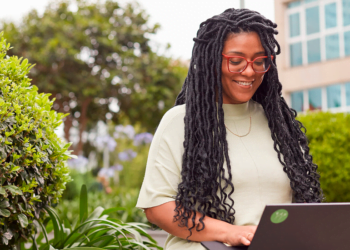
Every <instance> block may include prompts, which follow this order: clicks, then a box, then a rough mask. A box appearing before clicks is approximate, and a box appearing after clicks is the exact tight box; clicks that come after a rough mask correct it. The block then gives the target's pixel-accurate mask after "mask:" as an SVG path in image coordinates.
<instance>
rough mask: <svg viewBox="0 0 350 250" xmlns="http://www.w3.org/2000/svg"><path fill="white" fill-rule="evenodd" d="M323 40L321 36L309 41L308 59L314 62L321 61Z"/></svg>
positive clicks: (309, 61)
mask: <svg viewBox="0 0 350 250" xmlns="http://www.w3.org/2000/svg"><path fill="white" fill-rule="evenodd" d="M320 44H321V42H320V38H317V39H313V40H310V41H307V61H308V63H314V62H319V61H321V45H320Z"/></svg>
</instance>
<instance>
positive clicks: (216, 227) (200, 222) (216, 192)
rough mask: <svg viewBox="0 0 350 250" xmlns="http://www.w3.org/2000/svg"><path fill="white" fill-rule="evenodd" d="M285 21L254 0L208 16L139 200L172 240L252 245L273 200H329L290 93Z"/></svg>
mask: <svg viewBox="0 0 350 250" xmlns="http://www.w3.org/2000/svg"><path fill="white" fill-rule="evenodd" d="M276 27H277V25H276V24H274V23H273V22H271V21H270V20H268V19H266V18H265V17H264V16H262V15H260V14H259V13H258V12H255V11H251V10H247V9H237V10H236V9H228V10H226V11H225V12H224V13H222V14H220V15H218V16H214V17H212V18H210V19H208V20H207V21H205V22H203V23H202V24H201V25H200V29H199V31H198V33H197V38H195V39H194V41H195V44H194V47H193V54H192V59H191V64H190V68H189V72H188V76H187V78H186V80H185V83H184V85H183V88H182V90H181V92H180V94H179V96H178V97H177V100H176V105H175V107H174V108H172V109H171V110H169V111H168V112H167V113H166V114H165V115H164V117H163V119H162V121H161V123H160V125H159V127H158V129H157V132H156V134H155V137H154V140H153V142H152V145H151V148H150V152H149V158H148V162H147V168H146V173H145V179H144V182H143V185H142V188H141V192H140V196H139V200H138V203H137V207H139V208H143V209H145V213H146V216H147V218H148V220H149V221H150V222H151V223H154V224H156V225H158V226H159V227H160V228H162V229H164V230H165V231H167V232H169V233H170V235H169V237H168V239H167V242H166V246H165V249H196V250H197V249H198V250H199V249H204V248H203V247H202V246H201V245H200V243H198V242H200V241H212V240H216V241H220V242H224V243H228V244H230V245H235V246H237V245H242V244H243V245H249V244H250V242H251V240H252V239H253V237H254V233H255V230H256V226H257V225H258V223H259V220H260V217H261V215H262V212H263V209H264V207H265V205H266V204H271V203H291V202H292V200H294V201H295V202H321V201H322V199H323V196H322V191H321V189H320V183H319V175H318V174H317V172H316V170H317V166H316V165H315V164H314V163H312V157H311V156H310V155H309V148H308V145H307V139H306V137H305V134H304V133H303V131H302V130H301V129H302V128H303V126H302V124H301V123H300V122H298V121H297V120H295V117H296V112H295V111H294V110H291V109H290V108H289V107H288V106H287V104H286V102H285V100H284V99H283V97H282V96H281V89H282V85H281V83H280V82H279V80H278V74H277V68H276V54H279V53H280V48H279V45H278V43H277V41H276V40H275V38H274V34H277V31H276V30H275V28H276ZM276 47H277V52H275V48H276Z"/></svg>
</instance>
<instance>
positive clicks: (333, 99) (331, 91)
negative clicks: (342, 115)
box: [327, 84, 341, 108]
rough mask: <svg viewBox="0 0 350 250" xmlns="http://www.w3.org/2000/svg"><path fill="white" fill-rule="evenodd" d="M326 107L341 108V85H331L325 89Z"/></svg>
mask: <svg viewBox="0 0 350 250" xmlns="http://www.w3.org/2000/svg"><path fill="white" fill-rule="evenodd" d="M327 107H328V108H338V107H341V85H339V84H338V85H331V86H328V87H327Z"/></svg>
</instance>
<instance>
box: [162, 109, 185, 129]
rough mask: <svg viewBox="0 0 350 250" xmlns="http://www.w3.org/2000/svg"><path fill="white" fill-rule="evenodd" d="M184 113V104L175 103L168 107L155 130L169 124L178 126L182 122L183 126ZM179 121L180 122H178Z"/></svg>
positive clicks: (164, 127)
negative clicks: (173, 105)
mask: <svg viewBox="0 0 350 250" xmlns="http://www.w3.org/2000/svg"><path fill="white" fill-rule="evenodd" d="M185 114H186V105H185V104H182V105H177V106H175V107H172V108H171V109H169V110H168V111H167V112H166V113H165V114H164V116H163V118H162V120H161V121H160V123H159V126H158V128H157V130H159V129H160V130H164V129H166V128H167V127H169V126H170V125H174V126H178V125H180V126H181V124H182V127H183V126H184V125H183V124H184V117H185ZM178 123H180V124H178Z"/></svg>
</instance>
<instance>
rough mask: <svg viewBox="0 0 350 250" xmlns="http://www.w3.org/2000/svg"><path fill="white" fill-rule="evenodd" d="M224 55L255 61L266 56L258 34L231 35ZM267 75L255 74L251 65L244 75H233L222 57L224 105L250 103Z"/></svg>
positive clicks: (226, 43) (224, 49) (226, 42)
mask: <svg viewBox="0 0 350 250" xmlns="http://www.w3.org/2000/svg"><path fill="white" fill-rule="evenodd" d="M222 53H223V54H225V55H228V56H241V57H245V58H246V59H247V60H248V61H253V60H254V59H255V58H257V57H259V56H265V49H264V48H263V46H262V45H261V42H260V37H259V35H258V34H257V33H256V32H249V33H248V32H242V33H238V34H234V33H233V34H230V35H229V36H228V38H227V40H226V41H225V44H224V48H223V50H222ZM264 74H265V73H255V71H254V70H253V68H252V64H251V63H250V64H249V65H248V67H247V68H246V69H245V70H244V71H243V72H242V73H237V74H234V73H231V72H229V71H228V68H227V59H226V58H225V57H222V67H221V82H222V88H223V93H222V98H223V103H226V104H239V103H244V102H247V101H249V100H250V99H251V98H252V96H253V95H254V93H255V91H256V90H257V89H258V88H259V86H260V84H261V82H262V80H263V78H264Z"/></svg>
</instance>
